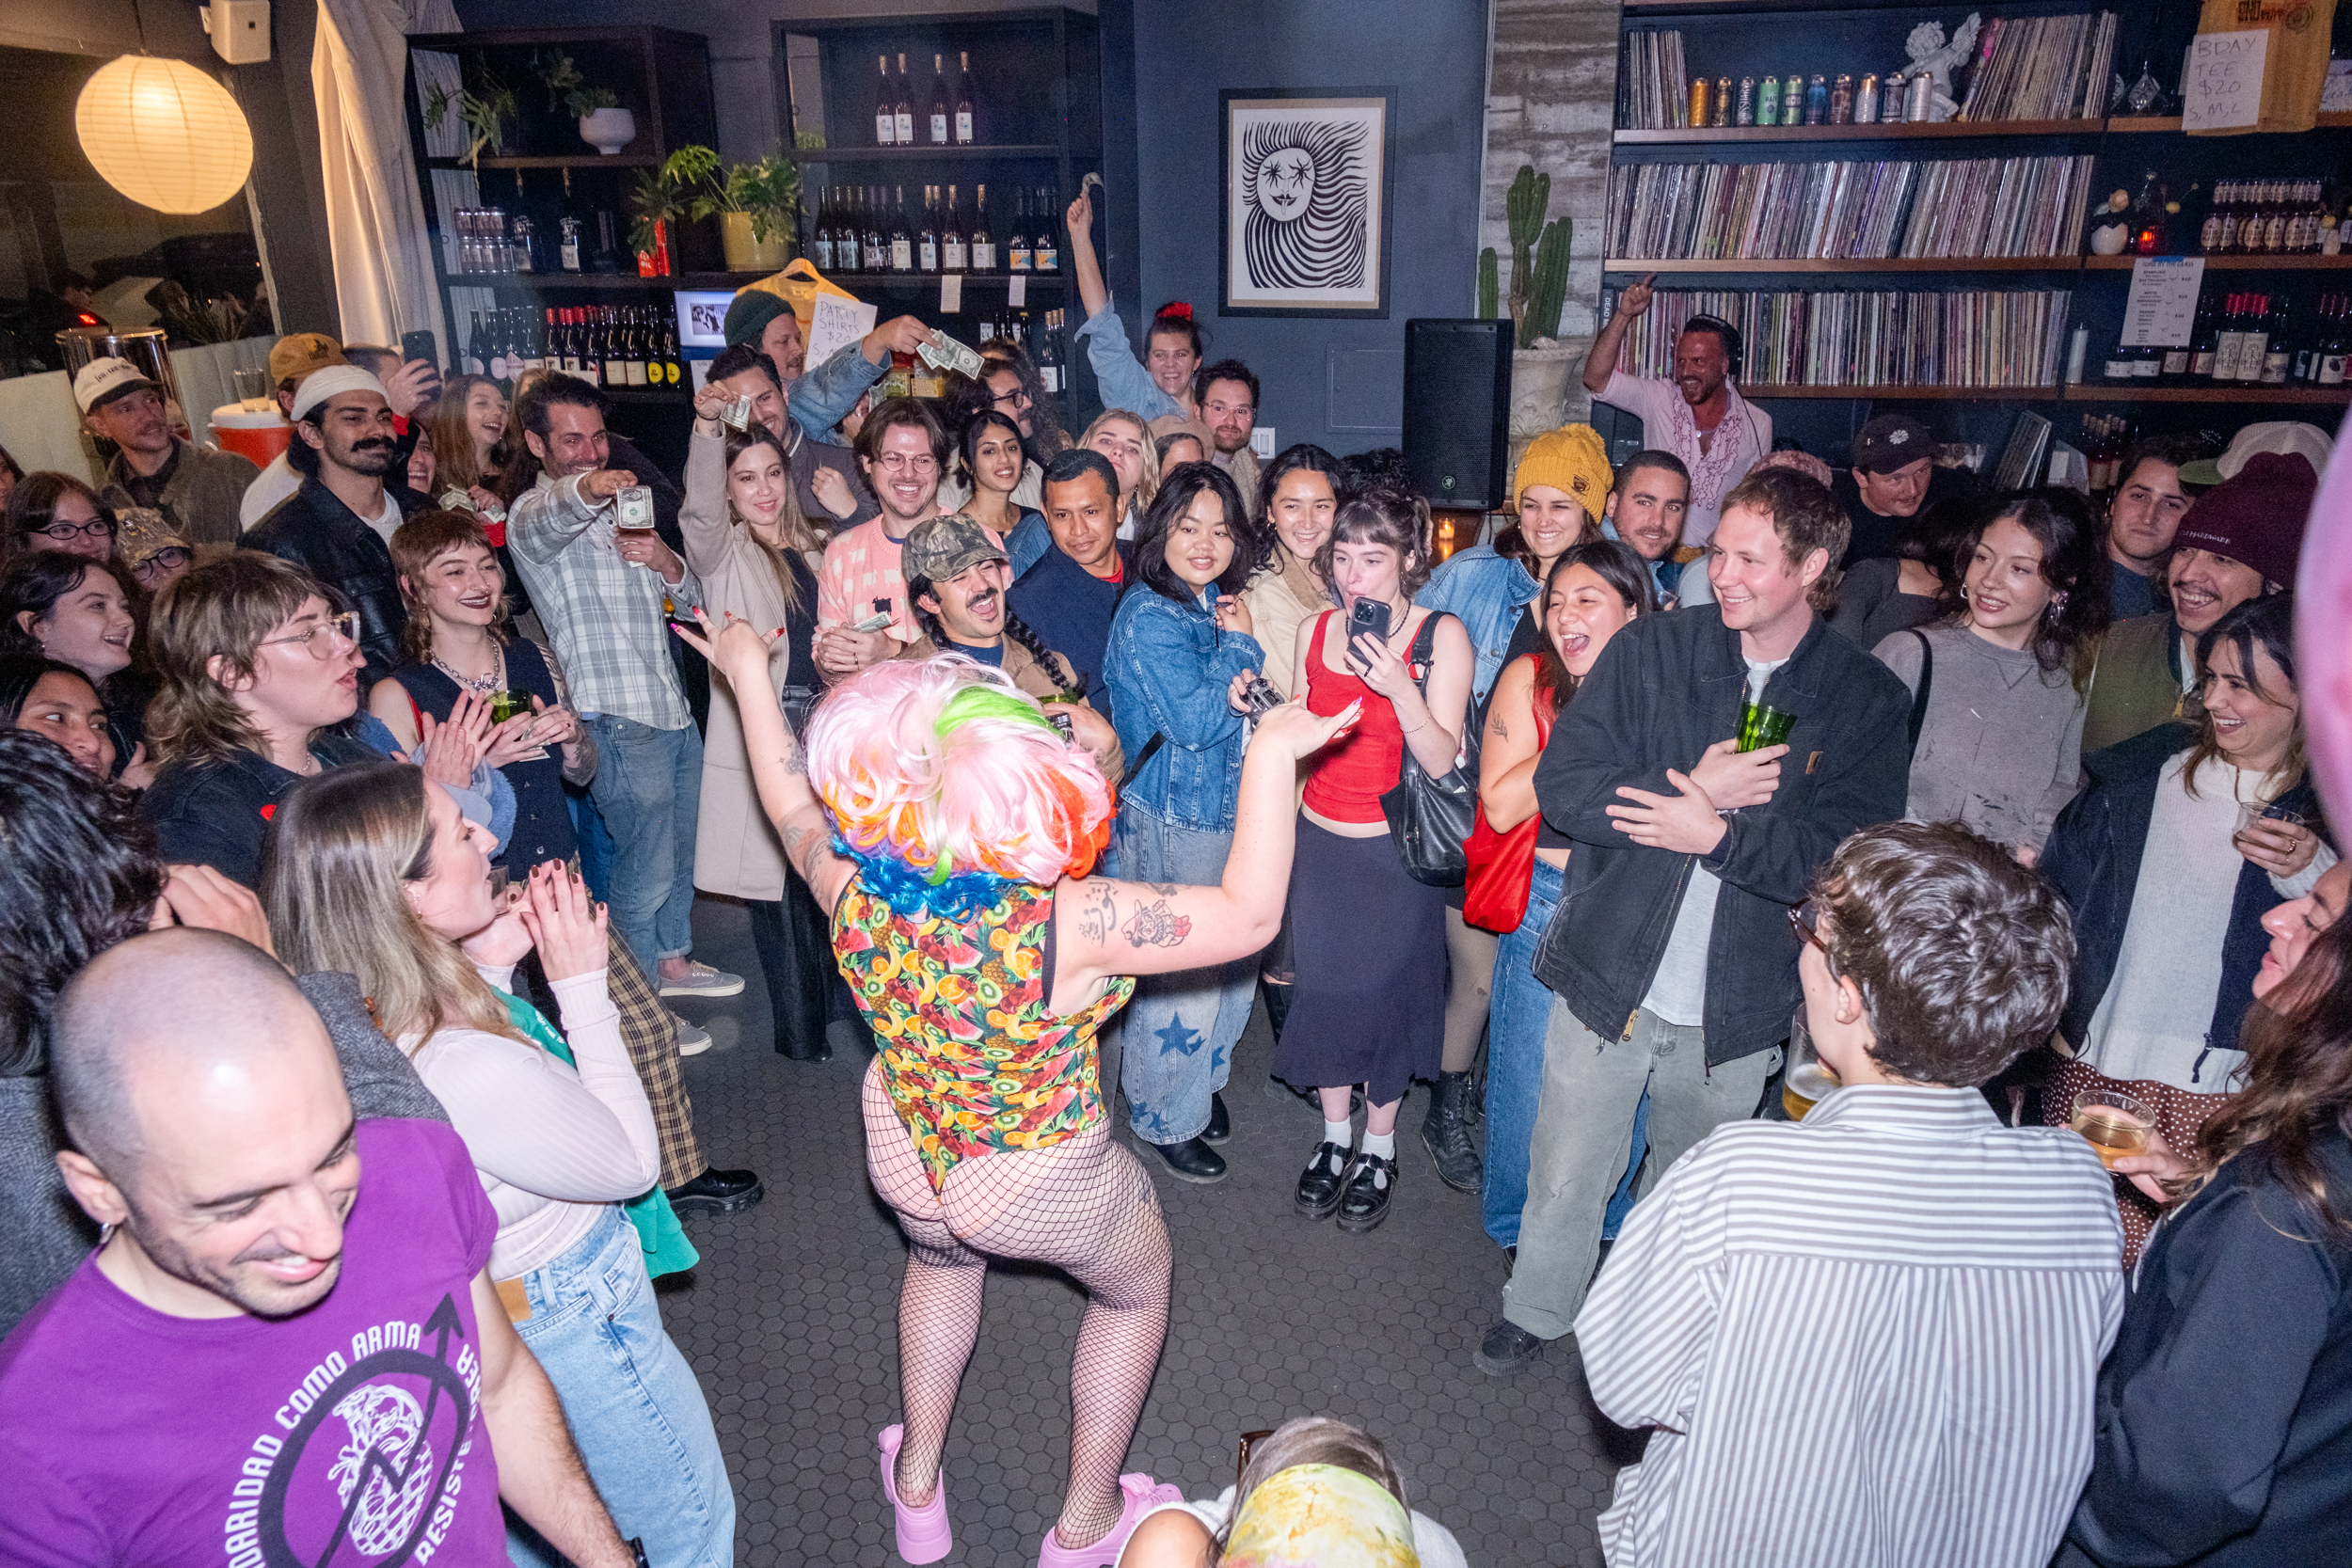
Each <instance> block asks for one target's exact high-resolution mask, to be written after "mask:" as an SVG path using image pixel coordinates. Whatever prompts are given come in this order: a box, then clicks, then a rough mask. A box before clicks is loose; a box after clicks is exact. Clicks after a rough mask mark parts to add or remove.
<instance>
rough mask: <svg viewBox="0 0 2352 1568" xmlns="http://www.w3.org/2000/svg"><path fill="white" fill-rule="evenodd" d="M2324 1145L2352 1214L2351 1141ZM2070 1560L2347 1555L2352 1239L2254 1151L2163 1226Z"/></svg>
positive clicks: (2299, 1561) (2104, 1409)
mask: <svg viewBox="0 0 2352 1568" xmlns="http://www.w3.org/2000/svg"><path fill="white" fill-rule="evenodd" d="M2314 1152H2315V1153H2316V1154H2317V1156H2318V1159H2319V1164H2320V1168H2321V1170H2322V1172H2323V1173H2324V1175H2325V1179H2326V1182H2327V1187H2328V1204H2329V1205H2330V1207H2332V1208H2333V1209H2334V1210H2335V1212H2337V1213H2338V1214H2344V1213H2346V1212H2352V1142H2347V1141H2346V1139H2345V1137H2344V1133H2343V1132H2341V1131H2336V1132H2329V1133H2328V1134H2327V1135H2325V1136H2324V1137H2323V1138H2321V1139H2320V1140H2319V1141H2318V1143H2317V1146H2316V1148H2315V1150H2314ZM2097 1411H2098V1422H2099V1425H2098V1435H2097V1437H2096V1438H2095V1439H2094V1440H2093V1446H2092V1449H2091V1465H2090V1484H2089V1485H2087V1486H2086V1487H2085V1488H2084V1489H2083V1496H2082V1501H2081V1502H2080V1503H2079V1504H2077V1505H2076V1507H2075V1510H2074V1523H2073V1524H2072V1525H2071V1526H2070V1527H2069V1528H2068V1529H2067V1532H2066V1544H2064V1545H2063V1546H2062V1547H2060V1548H2059V1551H2058V1565H2059V1568H2081V1565H2084V1564H2089V1563H2097V1564H2100V1565H2101V1568H2127V1565H2128V1568H2140V1565H2143V1564H2146V1565H2152V1568H2153V1565H2154V1564H2158V1563H2161V1564H2166V1565H2168V1568H2169V1565H2170V1564H2174V1563H2194V1564H2196V1565H2198V1568H2316V1565H2317V1564H2320V1563H2346V1562H2352V1243H2347V1241H2346V1239H2345V1234H2344V1231H2343V1230H2341V1229H2339V1230H2337V1231H2336V1232H2335V1233H2334V1234H2333V1235H2332V1236H2326V1235H2323V1233H2322V1232H2321V1230H2320V1229H2319V1227H2318V1222H2317V1221H2315V1220H2313V1219H2312V1218H2311V1217H2310V1216H2309V1215H2308V1214H2307V1213H2305V1212H2304V1211H2303V1210H2302V1209H2301V1208H2300V1207H2299V1206H2298V1205H2296V1203H2295V1202H2294V1200H2293V1198H2292V1197H2291V1196H2290V1195H2289V1194H2288V1193H2287V1192H2286V1190H2285V1189H2284V1188H2283V1187H2281V1186H2280V1184H2279V1183H2277V1182H2276V1181H2273V1180H2269V1179H2268V1178H2267V1176H2266V1174H2265V1173H2264V1172H2262V1171H2260V1170H2259V1169H2258V1168H2257V1167H2256V1166H2255V1164H2254V1163H2253V1161H2252V1160H2251V1159H2250V1158H2249V1156H2248V1155H2247V1154H2240V1155H2238V1156H2237V1157H2236V1158H2234V1159H2232V1160H2229V1161H2226V1162H2224V1163H2223V1164H2222V1166H2221V1168H2220V1169H2219V1170H2218V1171H2217V1172H2216V1173H2215V1174H2214V1178H2213V1180H2211V1181H2210V1182H2208V1183H2207V1184H2206V1185H2205V1187H2204V1188H2203V1189H2202V1190H2201V1191H2200V1192H2199V1193H2198V1194H2197V1196H2194V1197H2192V1198H2190V1199H2189V1200H2188V1201H2187V1202H2186V1203H2184V1204H2183V1205H2182V1206H2181V1208H2180V1211H2179V1212H2177V1213H2174V1214H2172V1215H2170V1216H2169V1217H2168V1218H2167V1219H2166V1220H2165V1222H2164V1224H2162V1225H2160V1226H2158V1227H2156V1232H2155V1235H2154V1236H2153V1238H2151V1239H2150V1241H2149V1243H2148V1253H2147V1256H2146V1257H2144V1258H2142V1259H2140V1261H2139V1270H2138V1273H2137V1275H2134V1276H2133V1280H2132V1293H2131V1296H2130V1299H2129V1300H2127V1301H2126V1302H2125V1303H2124V1307H2123V1325H2122V1330H2121V1331H2120V1332H2119V1333H2118V1334H2117V1335H2116V1338H2115V1348H2114V1349H2113V1350H2111V1351H2109V1352H2108V1353H2107V1360H2106V1366H2105V1367H2103V1368H2101V1369H2100V1370H2099V1391H2098V1405H2097Z"/></svg>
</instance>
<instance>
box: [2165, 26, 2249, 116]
mask: <svg viewBox="0 0 2352 1568" xmlns="http://www.w3.org/2000/svg"><path fill="white" fill-rule="evenodd" d="M2269 54H2270V31H2269V29H2268V28H2265V27H2256V28H2252V29H2249V30H2248V31H2246V32H2243V33H2200V34H2198V35H2197V36H2196V37H2195V38H2194V39H2192V40H2189V45H2188V70H2187V71H2186V72H2185V74H2184V75H2183V77H2182V80H2181V87H2182V98H2181V129H2182V130H2184V131H2228V130H2233V129H2236V128H2238V127H2240V126H2247V125H2252V124H2255V123H2257V122H2259V121H2260V120H2261V119H2262V107H2263V67H2264V65H2265V63H2266V61H2267V59H2268V57H2269Z"/></svg>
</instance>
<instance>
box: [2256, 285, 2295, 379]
mask: <svg viewBox="0 0 2352 1568" xmlns="http://www.w3.org/2000/svg"><path fill="white" fill-rule="evenodd" d="M2295 314H2296V312H2295V307H2294V303H2293V302H2292V301H2291V300H2289V299H2288V298H2287V296H2286V295H2285V294H2282V293H2281V294H2273V295H2271V296H2270V309H2268V310H2267V311H2265V313H2264V316H2263V343H2264V346H2263V368H2262V377H2261V380H2262V385H2264V386H2265V387H2283V386H2285V385H2286V384H2287V372H2289V371H2291V370H2293V369H2294V368H2295V340H2296V320H2295Z"/></svg>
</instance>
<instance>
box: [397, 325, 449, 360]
mask: <svg viewBox="0 0 2352 1568" xmlns="http://www.w3.org/2000/svg"><path fill="white" fill-rule="evenodd" d="M400 356H401V358H403V359H421V360H423V361H424V362H425V363H426V364H428V365H438V364H439V363H440V362H441V351H440V349H439V348H438V347H437V346H436V344H435V343H434V341H433V334H432V332H431V331H430V330H427V331H423V332H404V333H402V334H401V335H400Z"/></svg>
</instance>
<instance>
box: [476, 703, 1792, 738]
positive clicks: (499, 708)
mask: <svg viewBox="0 0 2352 1568" xmlns="http://www.w3.org/2000/svg"><path fill="white" fill-rule="evenodd" d="M530 711H531V693H530V692H528V691H493V692H491V693H490V721H491V722H493V723H498V724H503V723H505V722H506V721H508V720H509V719H512V718H514V717H515V715H516V714H518V713H529V712H530ZM1746 749H1747V748H1745V747H1741V748H1740V750H1742V751H1745V750H1746Z"/></svg>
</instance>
